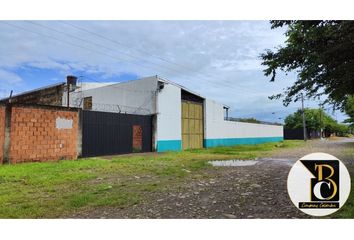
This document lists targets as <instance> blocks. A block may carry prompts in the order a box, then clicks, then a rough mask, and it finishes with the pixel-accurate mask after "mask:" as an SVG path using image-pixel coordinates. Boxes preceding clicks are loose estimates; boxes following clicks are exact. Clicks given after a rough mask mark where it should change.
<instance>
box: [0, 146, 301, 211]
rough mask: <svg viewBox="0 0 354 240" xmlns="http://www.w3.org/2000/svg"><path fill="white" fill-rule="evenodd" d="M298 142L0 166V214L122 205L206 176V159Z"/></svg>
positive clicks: (259, 152)
mask: <svg viewBox="0 0 354 240" xmlns="http://www.w3.org/2000/svg"><path fill="white" fill-rule="evenodd" d="M301 144H303V143H302V141H284V142H282V143H265V144H259V145H240V146H234V147H216V148H209V149H198V150H189V151H183V152H169V153H164V154H147V155H129V156H117V157H114V158H112V159H109V160H108V159H104V158H89V159H79V160H74V161H69V160H67V161H58V162H48V163H26V164H18V165H3V166H0V218H57V217H63V216H67V215H69V214H71V213H74V212H76V211H82V210H85V209H88V208H89V209H90V208H97V207H101V206H114V207H119V208H125V207H129V206H132V205H134V204H137V203H139V202H141V201H142V200H144V199H145V198H146V196H147V195H148V194H149V193H154V192H159V191H165V190H167V189H170V188H171V187H183V181H186V180H187V179H190V178H208V177H210V176H208V174H207V171H203V170H205V169H207V168H209V167H210V166H209V165H208V164H207V161H209V160H222V159H235V158H237V159H249V158H255V157H261V156H262V157H263V156H265V155H267V154H270V153H272V152H273V151H275V150H277V149H281V148H290V147H296V146H300V145H301Z"/></svg>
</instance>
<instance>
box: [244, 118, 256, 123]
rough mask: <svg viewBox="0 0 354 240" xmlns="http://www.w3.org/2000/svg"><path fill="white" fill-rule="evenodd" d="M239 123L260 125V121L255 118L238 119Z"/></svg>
mask: <svg viewBox="0 0 354 240" xmlns="http://www.w3.org/2000/svg"><path fill="white" fill-rule="evenodd" d="M238 121H239V122H247V123H261V121H259V120H257V119H255V118H240V119H238Z"/></svg>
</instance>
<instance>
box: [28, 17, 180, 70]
mask: <svg viewBox="0 0 354 240" xmlns="http://www.w3.org/2000/svg"><path fill="white" fill-rule="evenodd" d="M28 22H29V23H31V24H33V25H36V26H38V27H41V28H45V29H48V30H50V31H54V32H57V33H60V34H64V35H66V36H69V37H71V38H74V39H77V40H80V41H83V42H87V43H89V44H92V45H95V46H98V47H101V48H104V49H106V50H109V51H117V52H120V53H121V54H124V55H126V56H128V57H130V58H132V59H134V60H136V59H138V58H139V57H138V56H136V55H132V54H129V53H125V52H123V51H119V50H117V49H113V48H110V47H107V46H104V45H102V44H99V43H96V42H94V41H90V40H87V39H83V38H80V37H77V36H75V35H72V34H70V33H66V32H63V31H59V30H57V29H54V28H51V27H48V26H45V25H42V24H39V23H36V22H33V21H28ZM141 60H142V61H144V62H146V63H149V64H154V65H157V66H160V67H163V68H166V66H164V65H161V64H156V63H150V62H149V61H147V60H146V59H141ZM167 68H169V67H167ZM169 69H170V70H172V71H176V72H177V70H176V69H172V68H169Z"/></svg>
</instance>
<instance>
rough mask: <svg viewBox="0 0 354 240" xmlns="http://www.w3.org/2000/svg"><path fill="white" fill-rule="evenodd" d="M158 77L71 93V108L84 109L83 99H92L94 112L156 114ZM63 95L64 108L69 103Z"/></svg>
mask: <svg viewBox="0 0 354 240" xmlns="http://www.w3.org/2000/svg"><path fill="white" fill-rule="evenodd" d="M156 89H157V77H147V78H142V79H138V80H134V81H129V82H123V83H116V84H111V85H107V86H102V87H97V88H91V89H88V90H83V91H80V89H78V90H76V91H75V92H71V93H70V106H71V107H81V108H82V107H83V98H85V97H90V96H91V97H92V105H93V106H92V108H93V109H92V110H96V111H104V112H118V111H119V109H120V110H121V112H123V113H125V112H126V113H130V114H154V113H155V112H156V104H155V101H156ZM66 101H67V97H66V93H64V94H63V106H66V105H67V103H66Z"/></svg>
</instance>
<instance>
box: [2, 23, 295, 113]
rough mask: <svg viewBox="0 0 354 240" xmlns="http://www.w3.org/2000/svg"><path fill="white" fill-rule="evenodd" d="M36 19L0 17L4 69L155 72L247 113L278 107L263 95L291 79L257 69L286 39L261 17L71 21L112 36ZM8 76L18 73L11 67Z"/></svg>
mask: <svg viewBox="0 0 354 240" xmlns="http://www.w3.org/2000/svg"><path fill="white" fill-rule="evenodd" d="M4 23H5V24H4ZM6 23H9V24H11V25H16V26H18V27H20V28H24V29H25V30H27V31H23V30H20V29H17V28H14V27H13V26H8V25H7V24H6ZM34 23H35V24H32V23H31V22H25V21H17V22H0V31H1V35H0V42H1V44H0V52H1V53H2V54H1V55H0V68H2V69H7V71H6V73H7V74H10V70H11V71H15V70H16V69H18V68H21V67H24V66H27V67H37V68H42V69H55V70H58V71H60V73H61V74H62V75H64V74H71V73H72V71H77V72H83V73H87V74H90V73H96V74H97V73H98V74H101V75H102V77H112V76H113V77H114V76H119V75H121V74H122V73H136V74H137V75H138V76H149V75H156V74H157V75H161V76H162V77H165V78H167V79H170V80H172V81H176V82H178V83H180V84H182V85H185V86H186V87H188V88H190V89H192V90H195V91H198V92H200V93H201V94H203V95H205V96H207V97H210V98H212V99H215V100H217V101H221V102H225V103H226V104H228V105H230V106H231V107H232V108H233V109H234V113H235V114H236V115H240V114H241V113H242V111H243V110H242V109H247V111H248V113H249V114H257V113H259V112H260V109H262V110H263V111H264V112H269V113H271V112H272V111H273V109H274V108H278V109H283V111H284V108H283V107H282V106H281V103H280V102H274V101H269V100H268V98H267V96H269V95H272V94H274V93H279V92H281V91H282V89H283V88H285V87H286V86H288V85H290V84H291V83H292V81H293V79H294V78H292V77H293V76H288V77H287V79H288V81H278V82H276V83H268V80H269V79H268V78H266V77H264V75H263V73H262V66H261V65H260V63H261V62H260V59H259V55H260V54H261V53H262V52H263V51H264V49H267V48H273V47H275V46H278V45H280V44H282V43H283V41H284V39H285V37H284V36H283V30H282V29H276V30H271V29H270V24H269V23H268V22H267V21H76V22H69V23H70V24H74V25H77V26H80V27H83V28H85V29H88V30H90V31H91V32H94V33H97V34H100V35H102V36H104V37H106V38H109V39H113V40H115V41H117V42H119V43H118V44H117V43H113V42H111V41H107V40H104V39H102V38H99V37H97V36H95V35H92V34H89V33H87V32H84V31H80V30H78V29H76V28H73V27H71V26H69V25H67V24H65V23H62V22H57V21H49V22H46V21H37V22H34ZM38 24H40V25H43V26H45V27H41V26H38ZM48 28H52V29H54V31H51V30H49V29H48ZM58 31H59V32H63V33H59V32H58ZM36 33H39V34H36ZM67 34H68V35H70V36H68V35H67ZM43 35H45V36H43ZM52 38H55V39H52ZM78 38H80V39H84V40H85V41H81V40H79V39H78ZM89 42H91V43H89ZM92 42H94V43H93V44H92ZM73 45H75V46H73ZM87 49H90V50H91V51H88V50H87ZM137 49H139V50H137ZM156 56H157V57H156ZM160 58H163V59H167V60H168V61H171V62H175V63H177V65H173V64H169V63H167V62H165V61H162V60H161V59H160ZM181 65H182V66H181ZM0 73H1V72H0ZM53 77H55V76H53ZM12 79H13V80H16V79H17V80H20V79H19V78H18V76H17V78H16V75H15V74H13V75H12ZM267 114H268V113H267ZM265 115H266V114H263V116H265Z"/></svg>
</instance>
